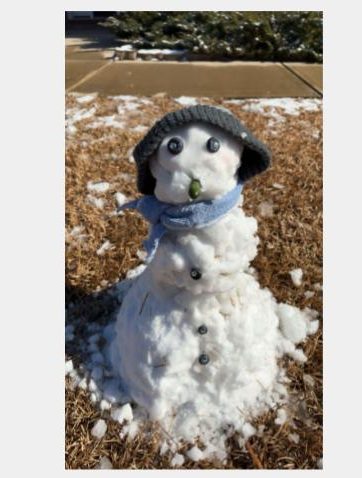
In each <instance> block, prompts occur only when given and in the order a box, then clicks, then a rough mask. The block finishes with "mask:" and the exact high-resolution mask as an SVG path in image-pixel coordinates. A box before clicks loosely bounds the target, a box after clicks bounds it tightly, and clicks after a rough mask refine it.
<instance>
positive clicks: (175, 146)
mask: <svg viewBox="0 0 362 478" xmlns="http://www.w3.org/2000/svg"><path fill="white" fill-rule="evenodd" d="M183 147H184V145H183V142H182V141H181V139H180V138H171V139H170V141H169V142H168V143H167V149H168V150H169V151H170V153H172V154H179V153H181V151H182V150H183Z"/></svg>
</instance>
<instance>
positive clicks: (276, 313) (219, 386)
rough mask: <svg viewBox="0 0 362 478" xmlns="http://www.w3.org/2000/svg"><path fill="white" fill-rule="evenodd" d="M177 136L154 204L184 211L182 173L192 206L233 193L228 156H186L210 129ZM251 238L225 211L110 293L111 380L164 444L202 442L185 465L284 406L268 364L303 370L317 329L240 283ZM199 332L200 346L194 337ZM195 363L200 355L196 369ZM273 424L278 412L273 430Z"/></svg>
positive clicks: (311, 316)
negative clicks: (194, 193) (117, 301)
mask: <svg viewBox="0 0 362 478" xmlns="http://www.w3.org/2000/svg"><path fill="white" fill-rule="evenodd" d="M174 134H175V131H173V132H172V135H174ZM177 135H178V136H179V137H181V138H183V139H184V140H185V144H184V149H183V152H184V151H186V153H187V154H186V155H182V154H181V155H179V157H177V158H174V159H170V158H169V157H168V156H167V153H164V150H163V149H162V148H160V150H159V154H158V155H157V156H156V157H155V158H154V160H153V162H152V164H151V170H152V172H153V173H154V176H155V177H156V180H157V186H156V196H157V197H158V198H159V199H161V200H165V201H167V202H171V203H183V202H185V197H187V196H186V195H187V189H188V185H189V182H190V177H189V176H188V175H189V174H190V173H189V172H190V171H192V173H193V175H195V177H200V178H201V183H202V184H203V185H204V188H203V190H202V197H203V198H213V197H216V196H217V195H218V194H223V193H225V192H226V191H228V190H229V189H230V188H231V187H233V185H234V184H235V182H234V181H235V173H236V169H237V167H238V162H239V157H240V153H241V148H240V146H239V145H238V147H236V145H234V144H233V142H232V141H231V142H230V141H228V140H227V138H225V137H223V136H222V135H221V136H220V133H218V137H219V138H220V139H221V142H222V144H223V147H222V148H220V150H219V154H220V155H222V157H223V158H225V157H228V159H229V161H228V162H227V161H217V159H218V154H216V156H214V157H213V161H212V162H210V158H209V157H207V158H206V157H205V158H204V157H203V156H202V154H198V155H195V151H196V147H197V146H198V148H199V149H200V145H204V144H205V142H206V139H208V138H209V137H210V136H211V135H215V131H214V129H212V128H208V127H191V128H188V129H187V134H186V131H185V130H184V129H182V128H180V129H178V130H177ZM195 156H196V158H197V160H196V159H195ZM170 161H173V163H172V167H169V168H168V166H169V165H170ZM210 163H211V164H212V166H210ZM225 163H228V164H225ZM220 178H222V179H220ZM242 200H243V198H242V196H241V198H240V203H239V205H240V206H241V205H242ZM256 231H257V223H256V220H255V219H254V218H252V217H247V216H246V215H245V213H244V211H243V210H242V209H241V208H240V207H234V208H233V209H232V210H230V211H229V212H228V213H227V214H225V215H224V216H223V217H222V218H221V219H220V220H219V221H217V222H215V223H213V224H212V225H209V226H208V227H205V228H199V229H197V228H195V229H194V230H192V231H168V232H167V233H166V234H165V236H164V237H163V238H162V241H161V243H160V245H159V248H158V250H157V252H156V254H155V256H154V258H153V260H152V262H151V263H150V264H149V265H147V266H144V265H142V266H143V267H142V268H141V266H140V268H138V269H136V270H133V271H131V273H130V274H127V280H131V279H133V282H132V284H131V285H130V286H129V284H128V285H127V287H125V289H124V290H123V292H122V299H121V306H120V308H119V310H118V313H117V320H116V324H115V331H114V332H115V335H114V337H113V339H111V340H110V342H109V343H110V346H109V348H108V350H109V358H110V361H111V363H112V365H113V373H114V374H115V376H116V377H119V378H120V379H121V382H120V383H122V384H123V385H125V386H126V388H127V393H129V395H130V396H131V398H132V401H134V402H135V403H136V404H137V408H138V409H143V410H145V411H146V412H147V414H148V416H149V417H150V419H151V420H155V421H158V422H159V423H160V425H161V427H162V429H163V430H164V431H165V434H166V435H167V436H169V437H172V438H173V439H174V440H175V442H176V443H180V442H182V441H185V442H189V443H191V444H194V445H195V439H196V437H201V438H202V443H203V444H204V445H205V447H206V448H205V450H204V451H201V450H200V449H199V448H198V447H196V446H194V447H193V448H191V450H190V451H189V452H188V453H187V456H188V457H189V458H190V459H192V460H196V461H197V460H199V459H201V457H203V458H205V457H206V456H207V457H211V456H218V457H225V444H226V440H227V439H228V437H229V436H230V434H232V433H233V432H234V431H237V432H239V433H240V434H242V435H243V437H244V440H245V437H250V436H252V435H253V434H254V433H256V430H255V428H254V427H253V426H252V425H251V423H250V422H251V420H252V419H253V418H255V417H258V416H260V415H261V414H262V413H265V412H266V411H268V410H270V409H276V408H278V407H280V406H282V405H284V404H285V403H286V400H287V390H286V387H285V384H286V383H287V377H286V374H285V372H284V370H283V369H282V368H281V365H279V363H278V360H279V358H280V357H282V356H283V355H285V354H287V355H289V356H290V357H292V358H293V359H294V360H297V361H305V360H306V357H305V355H304V353H303V350H301V349H298V348H297V347H296V346H297V344H299V343H301V342H303V341H304V340H305V339H306V337H307V336H308V335H309V334H310V333H314V331H315V330H316V329H317V327H318V321H317V320H315V319H316V313H315V312H314V311H312V310H310V309H304V310H300V309H298V308H296V307H294V306H292V305H288V304H280V303H278V302H277V301H276V299H275V298H274V297H273V295H272V293H271V292H270V291H269V290H268V289H265V288H264V289H263V288H261V287H260V285H259V283H258V281H257V278H256V277H254V276H253V275H252V274H251V273H250V262H251V261H252V260H253V259H254V257H255V256H256V253H257V246H258V242H259V239H258V237H257V235H256ZM193 267H196V268H197V269H198V270H200V271H201V272H202V274H201V278H200V279H199V280H194V279H192V277H191V276H190V270H191V268H193ZM122 287H123V286H122ZM202 324H203V325H206V326H207V329H208V331H207V334H206V335H200V334H199V333H198V332H197V331H198V327H199V326H200V325H202ZM201 353H207V354H208V356H209V363H208V364H207V365H206V366H205V365H201V364H200V363H199V356H200V354H201ZM284 419H286V412H285V410H284V411H283V409H282V410H280V411H278V416H277V419H276V420H277V423H279V424H282V422H283V420H284ZM131 423H133V422H131ZM129 431H130V429H129V427H128V428H125V430H124V431H123V434H124V435H125V434H127V433H128V436H129ZM206 450H207V451H206Z"/></svg>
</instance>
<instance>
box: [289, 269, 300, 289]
mask: <svg viewBox="0 0 362 478" xmlns="http://www.w3.org/2000/svg"><path fill="white" fill-rule="evenodd" d="M289 274H290V277H291V279H292V282H293V284H294V285H295V286H296V287H300V286H301V285H302V280H303V270H302V269H300V268H298V269H293V270H292V271H290V272H289Z"/></svg>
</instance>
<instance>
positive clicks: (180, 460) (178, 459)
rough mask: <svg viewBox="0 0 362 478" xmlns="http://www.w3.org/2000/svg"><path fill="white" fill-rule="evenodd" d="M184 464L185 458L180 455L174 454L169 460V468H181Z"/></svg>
mask: <svg viewBox="0 0 362 478" xmlns="http://www.w3.org/2000/svg"><path fill="white" fill-rule="evenodd" d="M184 463H185V458H184V456H183V455H181V454H180V453H176V454H175V455H174V456H173V458H172V460H171V466H182V465H183V464H184Z"/></svg>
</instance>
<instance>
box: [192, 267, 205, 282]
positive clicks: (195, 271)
mask: <svg viewBox="0 0 362 478" xmlns="http://www.w3.org/2000/svg"><path fill="white" fill-rule="evenodd" d="M190 276H191V279H194V280H199V279H201V277H202V274H201V272H200V271H199V270H198V269H195V268H192V269H191V271H190Z"/></svg>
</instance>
